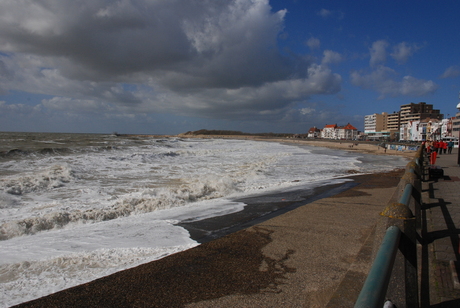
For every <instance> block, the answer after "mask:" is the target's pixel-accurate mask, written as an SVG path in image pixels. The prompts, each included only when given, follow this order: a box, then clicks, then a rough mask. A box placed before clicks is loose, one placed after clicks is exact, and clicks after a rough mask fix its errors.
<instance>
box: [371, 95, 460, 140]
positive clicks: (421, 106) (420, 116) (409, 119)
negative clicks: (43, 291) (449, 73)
mask: <svg viewBox="0 0 460 308" xmlns="http://www.w3.org/2000/svg"><path fill="white" fill-rule="evenodd" d="M459 105H460V104H459ZM459 111H460V109H459ZM383 114H384V113H382V115H383ZM374 115H375V114H374ZM374 115H369V116H365V117H364V126H365V134H366V136H367V138H368V139H382V138H389V139H396V140H399V139H400V138H401V139H403V140H407V139H406V138H410V137H409V136H411V133H410V132H411V131H413V129H412V128H411V127H412V125H413V123H416V122H418V123H420V122H421V121H423V120H425V119H430V120H432V121H441V120H442V119H443V117H444V115H443V114H441V113H440V111H439V110H437V109H433V105H431V104H427V103H425V102H420V103H418V104H414V103H410V104H406V105H401V107H400V110H399V111H394V112H393V113H390V114H386V117H385V118H386V121H385V124H383V128H382V129H381V130H380V131H379V128H380V127H381V126H379V127H378V128H377V124H376V119H377V118H376V117H375V116H374ZM458 115H459V121H458V122H459V126H458V131H459V132H460V112H459V114H458ZM374 119H375V121H374ZM373 121H374V122H375V124H373ZM366 123H367V125H368V131H366ZM373 125H374V126H373ZM373 127H375V132H374V131H372V130H373V129H374V128H373Z"/></svg>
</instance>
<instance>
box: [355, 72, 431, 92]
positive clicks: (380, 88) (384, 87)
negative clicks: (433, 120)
mask: <svg viewBox="0 0 460 308" xmlns="http://www.w3.org/2000/svg"><path fill="white" fill-rule="evenodd" d="M397 78H398V74H397V73H396V71H395V70H393V69H391V68H389V67H385V66H379V67H377V68H376V69H375V70H373V71H372V72H371V73H369V74H366V73H363V72H357V71H354V72H352V73H351V82H352V84H353V85H355V86H358V87H361V88H363V89H369V90H374V91H377V92H379V93H380V94H381V95H380V98H384V97H387V96H391V97H396V96H423V95H427V94H433V93H434V92H435V91H436V90H437V88H438V86H437V85H436V84H435V83H434V82H433V81H431V80H423V79H417V78H414V77H411V76H404V77H403V78H402V79H401V80H397Z"/></svg>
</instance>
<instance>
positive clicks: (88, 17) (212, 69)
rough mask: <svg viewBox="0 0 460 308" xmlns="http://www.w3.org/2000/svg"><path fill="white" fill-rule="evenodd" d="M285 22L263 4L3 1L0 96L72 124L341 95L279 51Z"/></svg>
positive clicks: (330, 58) (307, 64)
mask: <svg viewBox="0 0 460 308" xmlns="http://www.w3.org/2000/svg"><path fill="white" fill-rule="evenodd" d="M285 14H286V10H280V11H278V12H272V10H271V7H270V5H269V1H268V0H250V1H241V0H233V1H214V0H200V1H197V0H173V1H148V0H130V1H128V0H120V1H112V0H81V1H71V0H60V1H56V0H43V1H30V0H3V1H1V2H0V73H1V74H0V81H1V83H0V84H1V86H0V93H7V92H8V91H24V92H29V93H39V94H44V95H49V96H51V98H50V99H47V100H44V101H43V102H42V103H41V104H40V108H43V109H44V110H48V111H55V112H58V111H59V112H66V113H68V114H88V113H94V114H95V113H101V114H112V115H114V114H123V113H126V114H130V113H139V114H146V113H159V112H170V113H173V114H176V115H192V114H193V115H198V116H203V117H214V118H228V117H230V118H232V117H236V116H237V115H241V114H243V113H244V112H248V114H251V115H252V116H258V117H261V118H263V116H264V114H267V111H270V110H271V111H276V112H278V111H280V110H285V109H286V108H287V106H290V105H291V104H293V103H294V102H295V101H298V100H305V99H307V98H308V97H310V96H311V95H314V94H333V93H337V92H338V91H340V86H341V80H342V79H341V76H340V75H338V74H336V73H333V72H332V71H331V70H330V69H328V68H327V67H325V66H324V65H321V64H317V63H314V61H313V60H312V59H311V58H306V57H297V56H289V55H285V54H283V53H281V52H280V51H279V50H278V42H277V40H278V36H279V35H280V33H281V32H282V31H283V28H284V18H285ZM310 43H311V44H313V45H312V46H314V45H315V44H319V40H318V41H317V42H315V41H311V42H310ZM318 47H319V45H318ZM337 59H338V58H337V54H334V53H332V52H328V53H327V54H325V57H324V60H323V61H325V62H324V63H325V64H326V63H332V62H334V61H337Z"/></svg>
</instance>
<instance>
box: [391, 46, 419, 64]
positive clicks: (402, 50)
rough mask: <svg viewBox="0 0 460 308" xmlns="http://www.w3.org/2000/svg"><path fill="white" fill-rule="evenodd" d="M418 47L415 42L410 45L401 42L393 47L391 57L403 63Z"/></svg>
mask: <svg viewBox="0 0 460 308" xmlns="http://www.w3.org/2000/svg"><path fill="white" fill-rule="evenodd" d="M418 49H420V47H419V46H417V45H415V44H412V45H410V44H408V43H406V42H402V43H399V44H398V45H396V46H394V47H393V53H392V54H391V57H392V58H393V59H395V60H396V62H398V63H399V64H404V63H406V61H407V59H409V57H410V56H412V55H413V54H414V53H415V52H416V51H417V50H418Z"/></svg>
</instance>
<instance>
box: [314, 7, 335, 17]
mask: <svg viewBox="0 0 460 308" xmlns="http://www.w3.org/2000/svg"><path fill="white" fill-rule="evenodd" d="M316 14H317V15H318V16H321V17H323V18H327V17H329V16H331V15H332V11H330V10H326V9H321V10H320V11H319V12H317V13H316Z"/></svg>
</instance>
